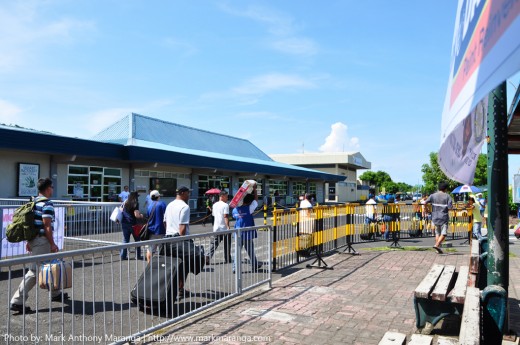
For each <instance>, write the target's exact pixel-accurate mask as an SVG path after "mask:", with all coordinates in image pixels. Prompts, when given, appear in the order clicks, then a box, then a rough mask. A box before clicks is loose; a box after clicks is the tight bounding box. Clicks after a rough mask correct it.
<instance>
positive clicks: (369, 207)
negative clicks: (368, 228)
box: [365, 196, 377, 224]
mask: <svg viewBox="0 0 520 345" xmlns="http://www.w3.org/2000/svg"><path fill="white" fill-rule="evenodd" d="M376 205H377V202H376V201H375V200H374V197H373V196H370V199H368V201H367V202H366V203H365V224H370V223H373V222H375V221H376Z"/></svg>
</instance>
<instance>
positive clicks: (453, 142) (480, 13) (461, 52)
mask: <svg viewBox="0 0 520 345" xmlns="http://www.w3.org/2000/svg"><path fill="white" fill-rule="evenodd" d="M518 32H520V1H510V0H459V4H458V8H457V17H456V21H455V30H454V36H453V44H452V54H451V66H450V77H449V82H448V89H447V92H446V98H445V101H444V109H443V114H442V125H441V148H440V150H439V165H440V168H441V169H442V171H443V172H444V173H445V174H446V175H447V176H448V177H449V178H451V179H454V180H456V181H459V182H461V183H465V184H471V183H472V182H473V178H474V174H475V167H476V159H474V158H473V155H474V154H476V155H477V158H478V154H479V153H480V148H481V147H482V144H483V141H482V140H478V139H479V138H480V136H479V135H478V134H479V133H478V132H479V130H480V128H479V127H478V126H480V123H481V121H482V116H483V118H484V120H483V121H484V124H485V123H486V116H487V97H488V94H489V92H491V91H492V90H493V89H494V88H496V87H497V86H498V85H499V84H500V83H502V82H503V81H505V80H506V79H507V78H508V77H510V76H511V75H513V74H515V73H516V72H517V71H518V70H520V35H518ZM482 102H484V103H482ZM479 108H480V109H479ZM468 122H472V123H471V124H468ZM468 127H469V128H471V130H472V133H471V135H470V133H469V131H470V129H468ZM484 129H485V128H484ZM484 133H486V132H485V130H484ZM482 137H483V138H484V137H485V135H483V136H482Z"/></svg>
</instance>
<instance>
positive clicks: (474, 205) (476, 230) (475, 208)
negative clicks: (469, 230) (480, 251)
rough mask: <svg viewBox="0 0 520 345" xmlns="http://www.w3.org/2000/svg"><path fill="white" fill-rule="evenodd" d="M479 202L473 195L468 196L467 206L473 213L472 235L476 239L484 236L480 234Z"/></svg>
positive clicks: (480, 215) (480, 216)
mask: <svg viewBox="0 0 520 345" xmlns="http://www.w3.org/2000/svg"><path fill="white" fill-rule="evenodd" d="M480 207H481V205H480V203H479V202H478V200H477V198H476V197H474V196H470V197H469V208H470V209H472V214H473V236H474V237H475V238H476V239H477V240H481V239H483V238H484V236H482V214H481V213H480Z"/></svg>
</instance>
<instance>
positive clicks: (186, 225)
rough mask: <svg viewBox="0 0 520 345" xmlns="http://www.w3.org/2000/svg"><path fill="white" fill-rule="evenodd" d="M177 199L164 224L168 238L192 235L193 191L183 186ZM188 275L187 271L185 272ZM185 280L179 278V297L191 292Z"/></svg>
mask: <svg viewBox="0 0 520 345" xmlns="http://www.w3.org/2000/svg"><path fill="white" fill-rule="evenodd" d="M176 193H177V197H176V198H175V200H173V201H172V202H170V203H169V204H168V206H166V211H165V212H164V222H165V223H166V237H171V236H173V237H175V236H187V235H189V234H190V206H188V200H189V199H190V193H191V189H189V188H188V187H186V186H181V187H179V188H177V190H176ZM184 273H185V274H187V270H185V272H184ZM184 278H185V277H181V276H180V277H179V292H178V296H179V297H181V298H182V297H186V296H188V295H189V292H188V291H186V290H184Z"/></svg>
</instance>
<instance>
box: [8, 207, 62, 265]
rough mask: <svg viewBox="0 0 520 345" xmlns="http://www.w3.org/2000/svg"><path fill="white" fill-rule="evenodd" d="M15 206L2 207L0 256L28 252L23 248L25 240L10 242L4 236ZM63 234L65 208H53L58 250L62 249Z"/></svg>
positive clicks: (54, 232)
mask: <svg viewBox="0 0 520 345" xmlns="http://www.w3.org/2000/svg"><path fill="white" fill-rule="evenodd" d="M15 210H16V208H4V209H3V214H2V246H1V247H0V258H2V259H5V258H11V257H13V256H17V255H25V254H28V253H27V251H26V250H25V243H26V242H25V241H22V242H18V243H10V242H8V241H7V239H6V238H5V231H6V229H7V226H8V225H9V224H11V223H12V221H13V214H14V211H15ZM64 234H65V208H64V207H56V208H54V231H53V235H54V242H55V243H56V245H57V246H58V248H59V249H60V250H62V249H63V242H64Z"/></svg>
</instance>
